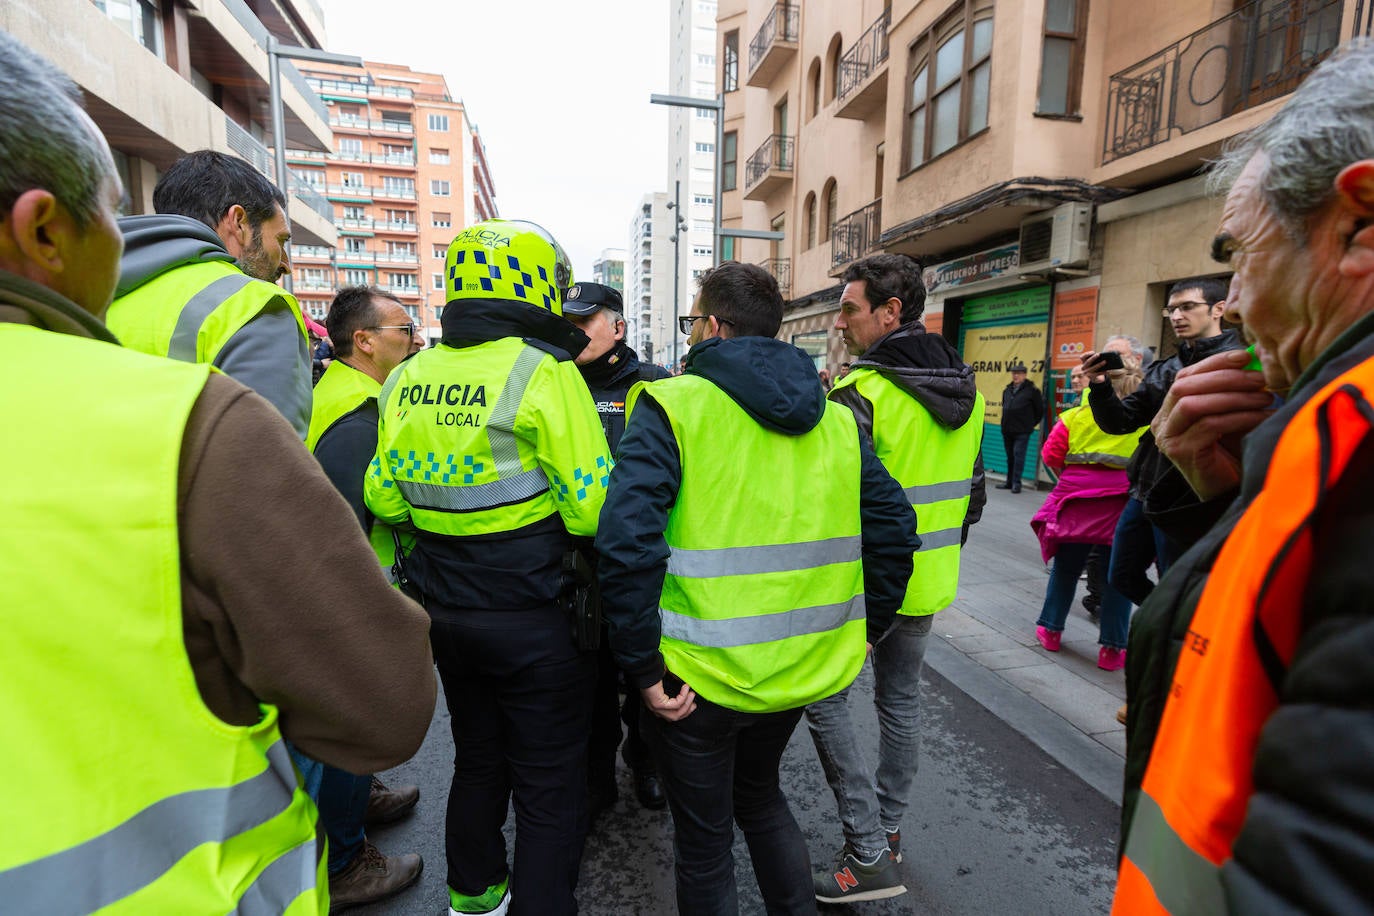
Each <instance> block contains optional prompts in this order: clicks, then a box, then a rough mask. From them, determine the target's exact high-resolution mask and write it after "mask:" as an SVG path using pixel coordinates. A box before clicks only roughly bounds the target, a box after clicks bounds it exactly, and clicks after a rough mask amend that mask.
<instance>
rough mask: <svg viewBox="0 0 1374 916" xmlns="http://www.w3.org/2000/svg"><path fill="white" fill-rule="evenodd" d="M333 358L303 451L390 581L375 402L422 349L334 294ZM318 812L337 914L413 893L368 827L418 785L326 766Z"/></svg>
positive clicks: (407, 876)
mask: <svg viewBox="0 0 1374 916" xmlns="http://www.w3.org/2000/svg"><path fill="white" fill-rule="evenodd" d="M325 326H326V328H327V329H328V331H329V341H330V344H331V345H332V346H333V348H334V359H333V361H332V362H330V364H329V368H328V369H326V370H325V372H324V375H323V376H322V377H321V378H320V383H319V384H318V385H316V386H315V396H314V404H313V408H312V410H311V413H310V431H309V433H308V434H307V435H306V439H305V444H306V447H307V448H309V449H310V450H311V451H312V452H314V453H315V458H316V459H317V460H318V461H319V462H320V466H321V467H322V468H324V472H325V474H326V476H328V477H329V480H330V482H331V483H333V484H334V486H335V487H337V488H338V490H339V493H340V494H342V496H343V498H344V499H346V500H347V501H348V505H349V507H350V508H352V509H353V513H354V515H356V516H357V518H358V522H359V523H360V524H361V525H362V527H363V531H364V532H366V533H367V535H368V539H369V540H370V541H371V543H372V549H373V550H374V551H376V553H377V555H378V557H379V558H380V560H381V564H382V568H383V569H384V570H385V571H387V572H390V570H391V565H392V562H393V561H394V559H395V546H394V541H393V540H392V529H391V528H390V526H388V525H383V524H381V523H380V522H377V521H376V520H375V519H374V518H373V517H372V513H371V512H368V511H367V506H366V505H365V504H364V503H363V477H364V475H365V474H366V473H367V466H368V463H369V462H371V461H372V456H373V454H374V453H375V452H376V450H377V397H378V395H379V394H380V393H381V390H382V383H383V382H385V381H386V377H387V376H388V375H390V374H391V370H392V369H395V368H396V367H397V366H399V365H400V364H401V363H402V362H403V361H405V360H406V359H408V358H409V357H410V355H411V354H412V353H415V352H416V351H418V350H420V349H421V348H422V347H423V346H424V342H423V341H422V340H421V338H420V336H419V335H418V334H416V333H415V325H414V323H413V322H412V321H411V320H410V316H409V315H408V314H406V310H405V309H404V308H403V307H402V306H401V302H400V300H399V299H397V298H396V297H395V296H393V295H391V294H390V293H388V292H386V291H385V290H382V289H379V288H377V287H375V286H346V287H344V288H343V289H341V290H339V292H338V294H337V295H335V297H334V302H333V303H332V304H331V305H330V307H329V316H328V317H327V318H325ZM317 795H318V797H317V798H316V803H317V805H318V807H319V810H320V823H321V824H322V825H324V829H325V833H326V834H327V835H328V837H329V897H330V900H331V902H332V903H333V905H334V906H335V907H336V908H341V907H347V906H359V905H362V904H365V903H373V902H375V901H378V900H383V899H385V898H387V897H390V896H392V895H393V894H396V893H398V892H399V891H401V890H404V889H405V888H407V887H409V886H410V885H412V884H414V883H415V881H416V880H418V879H419V877H420V871H421V869H422V868H423V867H424V863H423V862H422V860H421V859H420V856H418V855H416V854H413V853H410V854H405V855H397V856H387V855H383V854H382V853H381V852H380V851H379V850H378V849H377V847H375V846H373V845H372V843H371V842H369V841H368V839H367V836H366V826H368V825H371V826H379V825H381V824H387V823H391V822H392V821H395V820H398V819H400V818H402V817H404V816H405V815H406V814H408V813H409V812H410V811H411V810H412V809H413V808H414V807H415V804H416V803H417V802H418V801H419V800H420V790H419V787H417V786H398V787H396V788H395V789H391V788H388V787H387V786H386V785H384V784H383V783H382V781H381V780H380V779H378V778H377V777H376V776H372V775H370V774H364V775H354V774H353V773H349V772H347V771H345V770H340V769H338V768H336V767H331V766H328V765H324V766H323V769H322V772H321V774H320V777H319V792H318V793H317Z"/></svg>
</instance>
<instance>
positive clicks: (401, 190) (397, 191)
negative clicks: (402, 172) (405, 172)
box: [372, 183, 415, 200]
mask: <svg viewBox="0 0 1374 916" xmlns="http://www.w3.org/2000/svg"><path fill="white" fill-rule="evenodd" d="M372 196H373V197H376V198H378V199H382V198H385V199H387V200H414V199H415V186H414V185H394V184H385V183H383V184H379V185H375V186H374V187H373V188H372Z"/></svg>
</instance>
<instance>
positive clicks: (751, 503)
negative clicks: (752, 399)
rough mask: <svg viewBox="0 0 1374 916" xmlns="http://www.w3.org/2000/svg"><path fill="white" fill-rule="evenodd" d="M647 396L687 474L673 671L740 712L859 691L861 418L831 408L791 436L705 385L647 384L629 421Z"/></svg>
mask: <svg viewBox="0 0 1374 916" xmlns="http://www.w3.org/2000/svg"><path fill="white" fill-rule="evenodd" d="M641 397H647V398H651V399H652V400H653V401H654V402H656V403H657V404H658V405H659V406H660V407H662V408H663V412H664V414H665V415H666V416H667V418H668V422H669V424H670V425H671V426H672V430H673V436H674V438H675V439H676V440H677V446H678V455H679V459H680V462H681V467H682V483H681V486H680V488H679V490H678V494H677V500H676V502H675V503H674V505H673V509H672V512H671V513H670V514H669V516H668V527H667V529H666V530H665V531H664V538H665V539H666V540H667V542H668V547H669V549H670V550H671V551H672V553H671V555H670V556H669V558H668V571H667V575H666V576H665V578H664V580H663V595H662V598H661V601H660V605H661V606H660V611H659V613H660V615H661V618H662V627H663V636H662V643H661V647H660V648H661V651H662V653H663V658H664V662H665V663H666V664H667V666H668V670H670V671H672V672H673V673H674V674H676V675H677V676H678V677H680V678H682V679H683V680H684V681H686V682H687V683H688V684H690V685H692V689H694V690H695V691H697V692H698V693H699V694H701V695H702V696H703V697H705V698H706V699H708V700H710V701H711V702H712V703H716V704H718V705H720V706H725V707H727V708H729V709H735V710H738V711H741V712H775V711H778V710H783V709H793V708H795V707H798V706H804V705H806V704H807V703H812V702H814V701H816V700H819V699H822V698H824V697H828V696H830V695H831V694H834V693H836V692H837V691H839V690H841V689H842V688H844V687H846V686H848V685H849V684H850V683H852V682H853V680H854V678H855V676H856V675H857V674H858V673H859V669H860V668H861V667H863V661H864V640H865V634H866V626H867V625H866V622H865V613H864V588H863V567H862V563H861V560H860V556H861V550H860V548H861V543H860V535H861V532H860V520H859V480H860V476H861V467H860V464H861V459H860V452H859V429H858V426H857V425H856V423H855V422H854V417H853V415H852V414H851V413H850V412H849V411H848V410H846V409H844V408H842V407H840V406H838V405H835V404H826V405H825V413H824V415H823V416H822V418H821V422H820V423H819V424H817V426H816V427H815V428H814V429H812V430H811V431H810V432H807V433H804V434H802V435H800V436H791V435H787V434H785V433H781V432H776V431H774V430H770V429H767V428H765V427H763V426H761V425H760V424H759V423H758V422H757V421H755V420H754V419H752V418H751V417H750V416H749V415H748V414H747V413H745V411H744V409H743V408H741V407H740V406H739V405H738V404H736V403H735V401H734V400H733V399H732V398H731V397H730V396H729V395H728V394H726V393H725V392H724V391H722V390H721V389H720V388H718V387H717V386H716V385H714V384H712V383H711V382H710V381H708V380H706V379H704V378H702V377H700V376H694V375H683V376H679V377H677V378H670V379H663V380H661V381H656V382H654V383H653V384H652V385H647V384H645V383H643V382H641V383H639V384H638V385H636V386H635V387H634V388H632V389H631V390H630V394H629V398H628V401H627V403H626V412H627V414H629V412H630V411H632V410H633V409H634V406H635V403H636V402H637V401H638V399H639V398H641ZM723 443H728V447H726V446H725V445H723ZM742 470H743V472H744V473H745V474H746V475H747V480H748V487H747V494H746V493H743V492H742V491H741V488H740V486H739V485H738V481H740V479H741V471H742ZM746 495H747V498H741V497H742V496H746ZM761 507H762V508H761Z"/></svg>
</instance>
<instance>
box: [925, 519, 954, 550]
mask: <svg viewBox="0 0 1374 916" xmlns="http://www.w3.org/2000/svg"><path fill="white" fill-rule="evenodd" d="M918 533H919V534H920V536H921V550H939V549H940V548H941V547H958V546H959V541H960V539H961V538H963V536H964V527H963V526H962V525H960V526H959V527H958V528H941V529H940V530H939V531H922V532H918Z"/></svg>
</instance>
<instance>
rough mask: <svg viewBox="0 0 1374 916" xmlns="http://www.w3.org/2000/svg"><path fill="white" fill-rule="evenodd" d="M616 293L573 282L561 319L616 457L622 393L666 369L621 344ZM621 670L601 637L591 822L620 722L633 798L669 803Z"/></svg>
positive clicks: (608, 793)
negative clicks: (582, 337)
mask: <svg viewBox="0 0 1374 916" xmlns="http://www.w3.org/2000/svg"><path fill="white" fill-rule="evenodd" d="M623 301H624V300H623V299H622V298H621V295H620V292H619V290H617V289H616V288H615V287H612V286H605V285H604V284H601V283H576V284H574V285H573V286H571V287H570V288H569V289H568V297H567V301H566V302H564V303H563V317H565V318H567V319H568V320H569V321H571V322H572V323H573V324H575V325H577V326H578V327H579V328H581V329H582V333H584V334H586V335H587V338H588V341H589V343H588V344H587V347H586V349H584V350H583V351H582V352H581V353H579V354H578V355H577V356H576V357H575V358H574V360H573V361H574V362H576V363H577V368H578V370H579V371H581V373H582V378H583V379H585V380H586V382H587V387H588V388H589V389H591V392H592V400H593V401H595V402H596V412H597V414H598V415H600V417H601V427H602V428H603V429H604V430H605V431H606V443H607V444H608V445H609V446H610V447H611V454H612V455H614V454H615V453H616V450H617V449H619V447H620V437H621V435H623V434H624V432H625V395H626V394H628V393H629V391H630V388H631V386H633V385H634V384H635V383H636V382H641V381H643V382H650V381H653V380H655V379H661V378H668V372H667V371H666V370H663V369H660V368H659V367H657V366H651V365H646V364H644V363H641V362H640V361H639V354H638V353H636V352H635V351H634V350H633V349H631V348H630V346H629V345H628V344H626V343H625V318H624V304H623ZM619 680H620V669H618V668H616V666H615V657H614V656H613V655H611V645H610V641H609V640H608V639H606V638H605V635H604V634H603V636H602V640H601V647H600V649H599V650H598V652H597V672H596V696H595V698H594V700H593V705H592V733H591V738H590V740H589V741H588V742H587V807H588V810H589V811H590V813H591V817H592V819H593V820H595V819H596V816H597V815H598V814H600V813H601V812H602V811H605V810H606V809H607V808H609V807H611V806H612V805H614V804H615V801H616V797H617V796H618V795H619V792H618V790H617V789H616V784H615V751H616V748H617V747H619V745H620V723H621V722H624V723H625V747H624V749H623V750H622V751H621V756H622V757H624V759H625V765H626V766H628V767H629V768H630V770H631V771H632V772H633V773H634V782H635V797H636V798H638V799H639V803H640V804H641V805H643V806H644V807H646V808H653V809H656V810H657V809H661V808H663V807H665V806H666V805H667V804H668V800H667V799H666V798H664V796H663V787H662V786H660V785H659V782H658V773H657V771H656V770H655V769H654V761H653V758H652V757H651V756H650V754H649V748H648V746H647V745H645V743H644V739H643V738H641V737H640V735H639V711H640V710H641V709H642V708H643V706H644V704H643V703H642V702H640V699H639V691H637V690H628V691H626V693H625V702H624V703H623V704H621V703H619V702H618V700H619V697H618V696H617V694H618V693H619V690H618V683H619Z"/></svg>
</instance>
